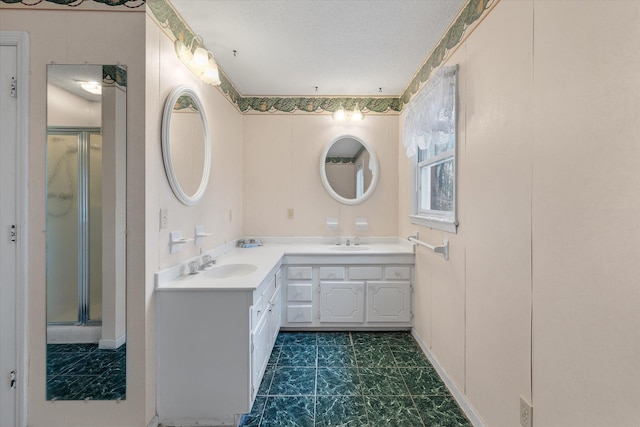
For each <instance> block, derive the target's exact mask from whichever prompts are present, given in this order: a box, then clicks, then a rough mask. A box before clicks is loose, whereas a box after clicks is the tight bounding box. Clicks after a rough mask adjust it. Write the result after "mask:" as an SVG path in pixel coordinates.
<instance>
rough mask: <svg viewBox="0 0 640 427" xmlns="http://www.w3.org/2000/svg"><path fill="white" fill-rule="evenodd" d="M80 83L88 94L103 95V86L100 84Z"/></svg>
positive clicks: (92, 82)
mask: <svg viewBox="0 0 640 427" xmlns="http://www.w3.org/2000/svg"><path fill="white" fill-rule="evenodd" d="M79 83H80V87H81V88H82V89H84V90H86V91H87V92H89V93H92V94H94V95H102V85H101V84H100V83H98V82H95V81H91V82H79Z"/></svg>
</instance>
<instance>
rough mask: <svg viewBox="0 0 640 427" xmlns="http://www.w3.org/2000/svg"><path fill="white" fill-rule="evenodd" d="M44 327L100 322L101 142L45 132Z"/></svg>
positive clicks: (88, 132) (70, 131) (69, 132)
mask: <svg viewBox="0 0 640 427" xmlns="http://www.w3.org/2000/svg"><path fill="white" fill-rule="evenodd" d="M47 156H48V161H47V164H48V170H47V207H46V209H47V324H48V325H80V326H86V325H96V326H97V325H100V324H101V321H102V182H101V181H102V136H101V135H100V129H99V128H97V129H96V128H49V129H48V132H47Z"/></svg>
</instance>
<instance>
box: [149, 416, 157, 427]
mask: <svg viewBox="0 0 640 427" xmlns="http://www.w3.org/2000/svg"><path fill="white" fill-rule="evenodd" d="M147 427H158V416H157V415H156V416H155V417H153V418H151V421H149V424H147Z"/></svg>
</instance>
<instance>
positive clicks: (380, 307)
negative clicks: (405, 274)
mask: <svg viewBox="0 0 640 427" xmlns="http://www.w3.org/2000/svg"><path fill="white" fill-rule="evenodd" d="M410 320H411V282H404V281H403V282H368V283H367V322H409V321H410Z"/></svg>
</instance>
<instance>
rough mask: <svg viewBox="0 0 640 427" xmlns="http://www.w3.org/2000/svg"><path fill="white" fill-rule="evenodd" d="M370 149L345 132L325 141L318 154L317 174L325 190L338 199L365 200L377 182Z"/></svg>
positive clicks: (358, 139) (376, 168)
mask: <svg viewBox="0 0 640 427" xmlns="http://www.w3.org/2000/svg"><path fill="white" fill-rule="evenodd" d="M378 175H379V173H378V160H377V158H376V154H375V152H374V151H373V149H372V148H371V147H370V146H369V145H368V144H367V143H366V142H364V141H363V140H361V139H360V138H357V137H355V136H350V135H344V136H341V137H339V138H337V139H335V140H334V141H332V142H330V143H329V144H327V146H326V147H325V149H324V151H323V152H322V155H321V156H320V178H321V179H322V184H323V185H324V187H325V189H326V190H327V192H328V193H329V194H330V195H331V197H333V198H334V199H336V200H337V201H339V202H341V203H345V204H348V205H355V204H357V203H361V202H363V201H365V200H366V199H367V198H368V197H369V196H371V194H372V193H373V191H374V190H375V187H376V184H377V182H378Z"/></svg>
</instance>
